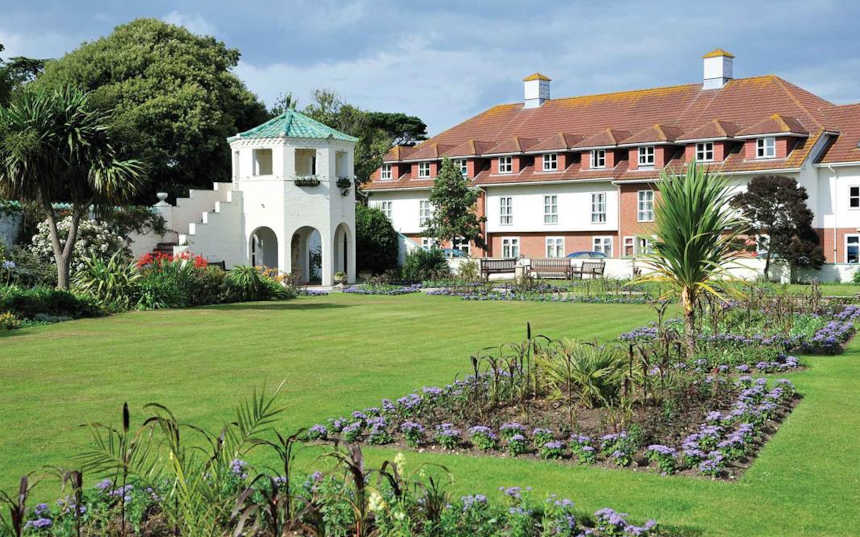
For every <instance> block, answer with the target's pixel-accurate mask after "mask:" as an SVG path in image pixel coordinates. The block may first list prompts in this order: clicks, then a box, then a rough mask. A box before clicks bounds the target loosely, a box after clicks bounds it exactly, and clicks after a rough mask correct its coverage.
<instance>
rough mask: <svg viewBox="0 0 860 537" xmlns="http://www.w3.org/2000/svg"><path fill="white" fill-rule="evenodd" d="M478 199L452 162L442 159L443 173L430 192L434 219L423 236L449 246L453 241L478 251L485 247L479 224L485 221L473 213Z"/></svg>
mask: <svg viewBox="0 0 860 537" xmlns="http://www.w3.org/2000/svg"><path fill="white" fill-rule="evenodd" d="M479 195H480V194H479V192H478V190H477V189H475V188H473V187H472V186H471V185H470V184H469V181H468V180H467V179H466V178H465V177H463V174H462V173H460V169H459V168H458V167H456V166H454V163H453V162H452V161H451V159H449V158H447V157H445V158H444V159H442V171H440V172H439V174H438V175H437V177H436V180H435V182H434V183H433V190H432V191H431V192H430V204H431V205H433V215H432V216H431V217H430V222H428V224H427V229H426V230H425V231H424V235H426V236H428V237H435V238H436V239H438V240H439V241H450V242H451V243H453V242H454V239H458V238H463V239H466V240H467V241H469V242H471V243H473V244H474V245H475V246H477V247H479V248H483V247H484V246H486V244H485V243H484V236H483V234H482V233H481V223H483V222H486V221H487V219H486V218H485V217H483V216H478V214H477V213H476V212H475V203H476V202H477V201H478V196H479Z"/></svg>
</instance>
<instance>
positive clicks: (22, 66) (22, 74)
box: [0, 43, 45, 105]
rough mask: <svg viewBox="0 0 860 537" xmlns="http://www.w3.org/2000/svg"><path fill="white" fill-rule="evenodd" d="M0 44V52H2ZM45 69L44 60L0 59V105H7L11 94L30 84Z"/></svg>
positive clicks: (1, 44)
mask: <svg viewBox="0 0 860 537" xmlns="http://www.w3.org/2000/svg"><path fill="white" fill-rule="evenodd" d="M3 50H4V47H3V43H0V52H3ZM44 68H45V60H40V59H35V58H25V57H24V56H15V57H13V58H9V59H8V60H5V61H4V60H3V59H2V58H0V105H5V104H8V103H9V101H10V100H11V98H12V94H13V93H14V92H15V91H16V90H17V89H18V88H20V87H22V86H23V85H24V84H26V83H27V82H30V81H31V80H33V79H34V78H36V76H37V75H38V74H39V73H41V72H42V69H44Z"/></svg>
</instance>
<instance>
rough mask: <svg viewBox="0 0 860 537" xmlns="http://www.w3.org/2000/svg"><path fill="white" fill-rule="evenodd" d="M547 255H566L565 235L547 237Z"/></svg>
mask: <svg viewBox="0 0 860 537" xmlns="http://www.w3.org/2000/svg"><path fill="white" fill-rule="evenodd" d="M546 256H547V257H564V237H547V238H546Z"/></svg>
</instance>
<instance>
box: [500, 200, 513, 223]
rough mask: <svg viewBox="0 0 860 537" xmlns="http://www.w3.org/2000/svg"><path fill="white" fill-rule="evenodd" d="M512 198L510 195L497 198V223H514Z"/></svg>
mask: <svg viewBox="0 0 860 537" xmlns="http://www.w3.org/2000/svg"><path fill="white" fill-rule="evenodd" d="M513 201H514V199H513V198H512V197H510V196H503V197H501V198H499V224H501V225H503V226H509V225H511V224H513V223H514V206H513Z"/></svg>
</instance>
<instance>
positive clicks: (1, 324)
mask: <svg viewBox="0 0 860 537" xmlns="http://www.w3.org/2000/svg"><path fill="white" fill-rule="evenodd" d="M20 326H21V319H19V318H18V317H16V316H15V314H14V313H12V312H11V311H4V312H3V313H0V330H14V329H15V328H19V327H20Z"/></svg>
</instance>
